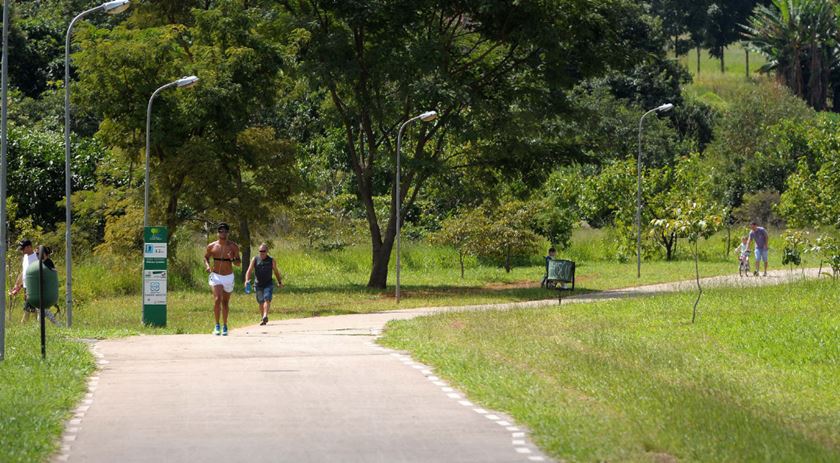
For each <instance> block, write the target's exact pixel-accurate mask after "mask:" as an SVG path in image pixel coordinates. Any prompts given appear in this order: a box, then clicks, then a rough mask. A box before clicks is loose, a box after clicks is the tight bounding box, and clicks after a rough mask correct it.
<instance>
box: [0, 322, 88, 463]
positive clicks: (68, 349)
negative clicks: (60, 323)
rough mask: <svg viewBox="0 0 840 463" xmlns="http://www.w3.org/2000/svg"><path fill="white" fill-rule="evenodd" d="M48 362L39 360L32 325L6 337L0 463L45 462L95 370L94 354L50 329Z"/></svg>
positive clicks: (0, 379) (0, 385)
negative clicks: (88, 378)
mask: <svg viewBox="0 0 840 463" xmlns="http://www.w3.org/2000/svg"><path fill="white" fill-rule="evenodd" d="M49 333H50V336H49V339H48V342H47V360H46V361H44V360H42V359H41V350H40V340H41V338H40V331H39V329H38V327H37V326H36V324H34V323H33V324H31V325H29V326H26V327H21V326H18V327H15V328H14V329H13V330H11V331H10V332H9V333H7V343H8V344H7V346H6V359H5V360H4V361H3V362H0V461H2V462H4V463H18V462H20V463H31V462H36V461H45V460H46V459H47V457H49V456H50V455H51V454H52V452H53V451H54V450H55V449H56V448H57V447H58V436H59V435H60V434H61V432H62V430H63V429H64V422H65V420H66V419H67V418H68V416H69V410H71V409H72V408H74V407H75V406H76V405H77V404H78V402H79V400H80V399H81V397H82V394H84V392H85V390H86V388H87V386H86V384H85V380H86V378H87V376H88V375H89V374H90V373H91V372H93V371H94V362H93V355H91V353H90V351H89V350H88V348H87V346H86V345H85V344H84V343H83V342H81V341H79V340H76V339H73V338H72V337H71V336H72V334H71V333H68V332H66V331H60V330H52V329H50V331H49Z"/></svg>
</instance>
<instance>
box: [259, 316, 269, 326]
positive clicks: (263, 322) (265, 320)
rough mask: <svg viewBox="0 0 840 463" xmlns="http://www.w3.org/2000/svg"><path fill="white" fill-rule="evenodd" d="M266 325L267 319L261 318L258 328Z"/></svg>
mask: <svg viewBox="0 0 840 463" xmlns="http://www.w3.org/2000/svg"><path fill="white" fill-rule="evenodd" d="M267 323H268V317H263V318H262V321H261V322H260V326H262V325H265V324H267Z"/></svg>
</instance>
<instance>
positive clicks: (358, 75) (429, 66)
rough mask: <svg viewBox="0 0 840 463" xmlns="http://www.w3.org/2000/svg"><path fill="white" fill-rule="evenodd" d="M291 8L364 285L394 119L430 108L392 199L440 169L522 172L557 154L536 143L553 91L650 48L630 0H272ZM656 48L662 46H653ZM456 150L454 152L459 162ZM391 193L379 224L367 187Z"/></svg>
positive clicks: (381, 256)
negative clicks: (336, 151) (331, 132)
mask: <svg viewBox="0 0 840 463" xmlns="http://www.w3.org/2000/svg"><path fill="white" fill-rule="evenodd" d="M283 8H284V10H285V11H287V12H289V13H290V14H291V15H292V16H293V17H294V19H295V22H294V24H291V25H289V31H290V32H291V33H293V34H294V36H295V37H297V38H298V39H299V40H298V43H299V46H300V53H299V60H300V68H299V69H300V71H301V74H300V75H301V76H302V77H304V78H307V79H308V80H309V82H310V83H311V85H313V86H314V87H316V88H320V89H323V90H324V91H325V92H326V94H327V100H328V101H327V104H328V106H329V108H330V109H331V115H332V117H333V118H334V120H335V124H336V125H337V126H340V127H341V128H342V130H343V132H344V139H345V142H344V143H345V145H344V146H343V147H342V149H343V150H344V152H345V153H346V160H347V165H348V166H349V167H350V168H351V169H352V171H353V173H354V174H355V177H356V193H357V195H358V197H359V200H360V202H361V203H362V205H363V207H364V210H365V214H366V217H367V221H368V228H369V232H370V239H371V255H372V256H371V257H372V258H371V260H372V269H371V274H370V279H369V280H368V286H370V287H377V288H384V287H385V286H386V282H387V272H388V262H389V260H390V256H391V250H392V247H393V243H394V239H395V234H396V209H395V205H396V200H397V199H396V193H395V191H396V190H395V188H394V185H393V183H392V182H391V175H392V174H391V173H392V172H393V167H392V162H393V161H392V160H393V159H394V158H395V154H396V153H395V150H396V146H395V145H396V143H395V142H396V136H397V128H398V127H399V125H400V124H401V123H402V122H403V121H405V120H406V119H408V118H409V117H411V116H414V115H415V114H419V113H421V112H423V111H424V110H428V109H436V110H437V111H438V112H439V114H440V118H439V120H438V122H437V123H436V124H434V125H420V126H415V127H413V128H412V129H411V130H410V131H409V132H408V133H407V137H405V138H404V146H403V152H402V156H403V158H404V161H403V162H404V164H403V165H404V170H403V177H402V179H403V180H402V186H401V189H400V201H401V202H402V203H403V205H404V208H403V210H408V209H410V207H411V206H412V205H413V204H414V202H415V201H416V199H417V197H418V195H419V193H420V191H421V190H422V189H423V187H424V185H425V184H426V183H427V181H428V180H429V179H430V178H432V177H434V176H435V175H438V174H439V173H440V172H442V171H444V170H446V169H455V168H457V167H458V166H460V167H462V168H463V167H473V168H474V167H475V166H480V165H497V166H499V167H500V168H501V169H502V170H504V171H505V172H508V173H513V172H529V171H530V172H533V171H534V170H535V169H540V168H545V166H550V165H551V159H556V158H557V157H558V156H561V155H563V153H559V152H557V151H554V150H552V149H546V148H545V146H542V147H541V146H539V145H540V143H539V141H540V140H543V139H544V136H545V134H544V133H541V132H540V131H541V130H542V129H543V126H542V125H541V124H542V122H543V121H544V117H545V116H546V115H554V114H556V113H557V112H558V108H561V107H562V104H563V102H564V90H566V89H568V88H570V87H571V86H572V85H574V84H575V83H577V82H579V81H581V80H582V79H585V78H587V77H591V76H596V75H599V74H601V73H603V72H604V71H605V70H606V69H609V68H623V67H626V66H627V65H628V64H630V63H632V62H634V61H638V60H644V59H645V57H646V56H647V55H648V54H650V53H659V51H657V50H653V49H652V48H651V47H649V46H639V44H641V43H644V44H645V45H649V44H650V42H651V41H652V39H651V36H652V35H653V31H652V29H651V27H650V26H649V25H648V24H647V23H646V22H645V21H644V20H643V19H642V18H643V15H642V13H643V11H642V10H641V8H640V7H639V6H638V5H636V4H635V2H630V1H625V0H596V1H583V0H554V1H544V2H533V3H531V2H495V1H489V0H488V1H484V0H482V1H469V2H461V1H458V2H442V1H436V0H419V1H418V0H412V1H408V0H399V1H392V2H382V1H375V0H357V1H352V2H326V1H317V0H297V1H287V2H283ZM659 50H661V44H660V48H659ZM456 161H457V162H456ZM389 191H390V195H391V208H390V212H389V214H388V217H387V218H385V220H383V221H382V222H380V219H379V218H378V217H377V214H376V210H375V207H374V201H373V198H374V196H376V195H377V194H382V193H387V192H389Z"/></svg>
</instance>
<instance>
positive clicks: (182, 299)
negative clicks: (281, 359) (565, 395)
mask: <svg viewBox="0 0 840 463" xmlns="http://www.w3.org/2000/svg"><path fill="white" fill-rule="evenodd" d="M736 265H737V264H733V263H728V262H709V263H704V264H703V265H702V267H701V272H702V274H703V276H714V275H721V274H730V273H735V272H737V267H736ZM470 273H472V274H470ZM542 274H543V268H542V267H537V266H530V267H522V268H515V269H514V270H513V271H512V272H511V273H509V274H508V273H505V271H504V270H503V269H495V268H492V269H491V268H485V269H481V270H476V271H473V272H468V275H467V278H465V279H464V280H461V278H460V274H459V273H458V272H457V271H456V270H455V269H449V270H444V269H436V270H435V271H434V272H429V273H424V271H423V270H422V269H411V268H408V269H404V271H403V273H402V278H401V286H400V292H401V296H402V297H401V302H400V304H399V306H397V304H396V302H395V300H394V289H393V287H390V288H389V289H388V290H386V291H380V290H372V289H368V288H367V287H366V286H365V283H366V281H367V276H366V275H364V274H361V273H357V274H351V275H350V276H351V277H352V278H353V279H352V280H351V281H336V282H335V283H334V284H325V283H323V282H321V283H319V282H316V281H312V280H309V281H307V279H306V277H305V276H303V277H302V278H300V277H298V278H296V277H295V276H293V275H294V274H290V276H289V277H287V278H288V279H287V281H286V282H285V284H286V287H285V288H284V289H282V290H281V291H279V293H278V292H275V298H274V301H273V302H272V312H273V316H272V317H271V319H272V320H277V319H282V318H301V317H313V316H323V315H338V314H350V313H369V312H381V311H383V310H393V309H397V308H412V307H429V306H446V305H470V304H491V303H503V302H516V301H528V300H538V299H551V298H554V297H556V296H555V293H554V292H553V291H548V290H544V289H541V288H540V287H539V281H540V279H541V278H542ZM693 277H694V264H693V262H691V261H688V260H681V261H675V262H658V261H657V262H650V263H643V265H642V278H641V280H637V279H636V264H635V263H614V262H606V261H598V262H592V263H581V265H580V267H579V268H578V270H577V286H576V292H577V293H583V292H591V291H596V290H602V289H611V288H622V287H629V286H634V285H637V284H653V283H662V282H668V281H677V280H688V279H691V278H693ZM299 278H300V279H303V281H299ZM167 303H168V304H167V317H168V320H167V322H168V323H167V327H166V328H148V327H143V326H142V325H141V323H140V320H141V315H142V313H141V312H142V310H141V304H140V297H139V295H127V296H106V297H101V298H95V299H92V300H88V301H85V302H84V303H81V304H77V305H76V306H75V307H74V312H73V320H74V322H73V330H72V331H73V332H75V333H76V335H78V336H80V337H86V338H106V337H112V336H123V335H132V334H141V333H143V334H177V333H203V332H210V330H211V329H212V328H213V324H212V323H213V322H212V319H213V315H212V314H213V311H212V309H213V300H212V296H211V295H210V290H209V288H208V289H206V290H205V291H199V290H190V291H178V292H172V293H170V294H169V295H168V300H167ZM230 306H231V312H230V319H229V325H230V326H231V327H232V328H236V327H242V326H246V325H253V324H256V323H259V311H258V308H257V303H256V301H255V299H254V296H253V295H246V294H244V293H243V292H242V288H241V285H238V286H237V290H236V291H235V292H234V294H233V295H232V297H231V304H230ZM19 315H20V309H19V306H18V307H17V309H16V311H15V316H14V320H13V321H12V322H11V323H10V326H11V327H12V329H14V327H16V326H17V325H18V323H19Z"/></svg>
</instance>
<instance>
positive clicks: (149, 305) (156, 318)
mask: <svg viewBox="0 0 840 463" xmlns="http://www.w3.org/2000/svg"><path fill="white" fill-rule="evenodd" d="M167 238H168V230H167V229H166V227H160V226H158V227H145V229H144V230H143V324H144V325H151V326H166V286H167V285H166V281H167V268H166V267H167V257H166V256H167V252H166V251H167V249H166V240H167Z"/></svg>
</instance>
